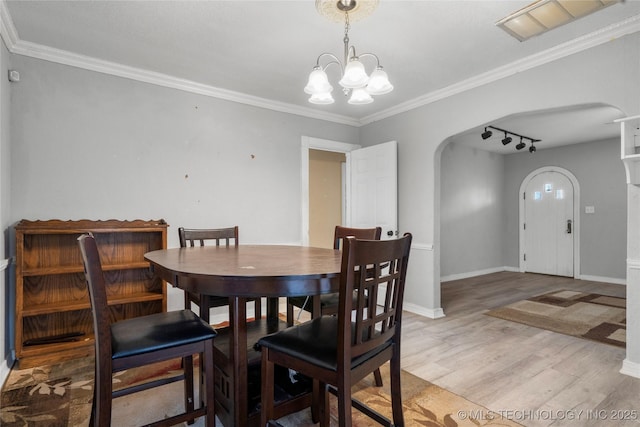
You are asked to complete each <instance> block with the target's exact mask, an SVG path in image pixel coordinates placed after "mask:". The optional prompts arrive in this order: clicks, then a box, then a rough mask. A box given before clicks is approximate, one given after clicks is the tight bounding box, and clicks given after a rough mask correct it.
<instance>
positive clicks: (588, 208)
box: [584, 206, 596, 214]
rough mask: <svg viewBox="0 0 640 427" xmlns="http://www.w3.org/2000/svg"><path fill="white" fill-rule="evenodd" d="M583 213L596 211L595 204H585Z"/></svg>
mask: <svg viewBox="0 0 640 427" xmlns="http://www.w3.org/2000/svg"><path fill="white" fill-rule="evenodd" d="M584 213H586V214H592V213H596V207H595V206H585V207H584Z"/></svg>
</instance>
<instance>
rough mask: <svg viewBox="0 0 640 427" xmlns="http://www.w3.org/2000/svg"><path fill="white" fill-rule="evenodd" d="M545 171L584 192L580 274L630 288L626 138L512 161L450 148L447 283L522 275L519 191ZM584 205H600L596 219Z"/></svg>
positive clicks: (445, 174) (444, 240)
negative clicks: (563, 173) (551, 169)
mask: <svg viewBox="0 0 640 427" xmlns="http://www.w3.org/2000/svg"><path fill="white" fill-rule="evenodd" d="M479 142H480V141H479ZM538 145H539V146H541V145H543V143H541V144H538ZM544 166H556V167H561V168H564V169H567V170H568V171H569V172H571V173H573V175H575V177H576V179H577V180H578V183H579V186H580V212H581V214H580V218H579V221H580V266H581V271H580V275H581V276H587V277H589V276H591V277H592V278H598V279H602V280H610V281H614V282H616V281H624V279H625V277H626V263H625V260H626V233H627V222H626V219H627V186H626V181H625V172H624V165H623V164H622V161H621V160H620V140H619V139H615V140H606V141H595V142H588V143H582V144H576V145H569V146H565V147H559V148H553V149H540V148H539V149H538V151H537V152H536V153H535V154H530V153H528V152H526V151H523V152H518V153H513V154H509V155H498V154H492V153H489V152H486V151H481V150H478V149H473V148H468V147H464V146H461V145H459V144H456V143H455V142H452V143H450V144H448V145H446V146H445V147H444V148H443V150H442V156H441V195H440V207H441V209H440V212H441V221H440V227H441V229H440V252H441V258H440V271H441V276H442V280H448V279H452V278H456V277H457V276H472V275H475V274H478V273H481V272H483V271H485V270H500V269H503V268H505V267H506V268H509V269H515V270H518V268H519V258H518V255H519V230H520V229H519V226H518V224H519V200H520V196H519V192H520V185H521V184H522V181H523V180H524V178H525V177H526V176H527V175H528V174H529V173H531V172H533V171H534V170H536V169H538V168H541V167H544ZM585 206H594V207H595V214H585V213H584V207H585ZM452 276H453V277H452Z"/></svg>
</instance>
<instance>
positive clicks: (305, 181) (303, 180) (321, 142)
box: [300, 136, 362, 246]
mask: <svg viewBox="0 0 640 427" xmlns="http://www.w3.org/2000/svg"><path fill="white" fill-rule="evenodd" d="M359 148H362V147H361V146H360V145H358V144H349V143H346V142H339V141H332V140H330V139H320V138H313V137H311V136H303V137H302V141H301V148H300V194H301V197H300V199H301V202H302V208H301V214H302V221H301V226H302V233H301V235H302V245H303V246H309V150H321V151H333V152H335V153H344V154H346V153H348V152H350V151H353V150H357V149H359ZM345 168H346V169H345V178H346V180H347V181H350V179H351V178H350V175H351V174H350V171H351V169H350V168H351V165H350V164H349V161H348V160H347V162H346V166H345ZM345 184H346V185H345ZM343 188H345V190H346V194H345V201H346V208H347V212H349V210H348V208H349V205H350V203H351V194H350V193H351V185H350V183H349V182H346V183H343ZM347 225H348V224H347Z"/></svg>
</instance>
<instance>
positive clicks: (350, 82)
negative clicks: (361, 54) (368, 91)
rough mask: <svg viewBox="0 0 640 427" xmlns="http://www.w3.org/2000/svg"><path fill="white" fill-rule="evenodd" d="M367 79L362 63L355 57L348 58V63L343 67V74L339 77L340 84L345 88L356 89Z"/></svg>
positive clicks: (362, 85) (365, 82)
mask: <svg viewBox="0 0 640 427" xmlns="http://www.w3.org/2000/svg"><path fill="white" fill-rule="evenodd" d="M368 81H369V76H367V72H366V71H365V70H364V65H362V62H360V60H359V59H358V58H357V57H354V58H352V59H350V60H349V63H348V64H347V66H346V67H344V75H343V76H342V79H340V86H342V87H344V88H347V89H356V88H361V87H364V86H365V85H366V84H367V82H368Z"/></svg>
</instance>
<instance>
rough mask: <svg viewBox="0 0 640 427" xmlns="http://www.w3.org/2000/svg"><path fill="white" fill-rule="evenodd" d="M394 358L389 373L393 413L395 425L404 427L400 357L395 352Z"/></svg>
mask: <svg viewBox="0 0 640 427" xmlns="http://www.w3.org/2000/svg"><path fill="white" fill-rule="evenodd" d="M394 353H396V354H394V356H393V357H392V358H391V361H390V362H389V373H390V377H391V410H392V413H393V424H394V425H396V426H399V427H400V426H404V415H403V414H402V387H401V385H400V355H399V354H398V353H399V352H398V351H394Z"/></svg>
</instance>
